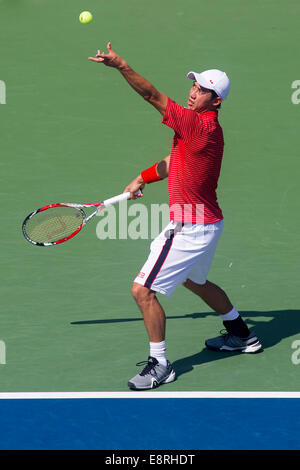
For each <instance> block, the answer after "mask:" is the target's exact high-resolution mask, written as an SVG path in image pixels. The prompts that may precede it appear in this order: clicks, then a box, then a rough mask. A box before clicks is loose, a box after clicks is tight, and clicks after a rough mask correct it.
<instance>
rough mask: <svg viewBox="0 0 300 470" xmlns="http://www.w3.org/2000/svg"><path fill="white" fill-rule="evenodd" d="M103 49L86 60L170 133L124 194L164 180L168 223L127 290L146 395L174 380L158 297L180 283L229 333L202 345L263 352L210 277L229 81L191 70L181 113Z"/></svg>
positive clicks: (136, 383) (135, 384) (218, 229)
mask: <svg viewBox="0 0 300 470" xmlns="http://www.w3.org/2000/svg"><path fill="white" fill-rule="evenodd" d="M107 51H108V52H107V53H104V52H101V51H100V50H98V53H97V54H96V57H90V58H89V59H90V60H92V61H94V62H99V63H103V64H104V65H107V66H110V67H114V68H116V69H117V70H118V71H119V72H120V73H121V74H122V75H123V77H124V78H125V79H126V80H127V82H128V83H129V85H131V87H132V88H133V89H134V90H135V91H136V92H137V93H139V94H140V95H141V96H142V97H143V98H144V99H145V100H146V101H148V102H149V103H150V104H151V105H152V106H154V107H155V108H156V109H157V111H159V113H160V114H161V115H162V116H163V118H162V123H163V124H165V125H167V126H168V127H170V128H172V129H173V130H174V138H173V142H172V148H171V153H170V155H168V156H167V157H165V158H164V159H163V160H161V161H159V162H156V163H155V164H154V165H151V166H150V167H149V168H147V169H145V170H143V171H141V173H140V174H138V176H137V177H136V178H135V179H134V180H133V181H132V182H131V183H130V184H129V185H128V186H127V187H126V188H125V191H130V193H131V196H132V199H135V198H136V196H134V192H135V191H137V190H138V189H143V188H144V187H145V185H147V184H152V183H154V182H157V181H161V180H163V179H165V178H168V189H169V212H170V223H169V224H168V226H167V227H166V228H165V229H164V230H163V231H162V233H161V234H160V235H158V236H157V237H156V238H155V239H154V240H153V242H152V244H151V248H150V254H149V257H148V259H147V260H146V262H145V264H144V266H143V267H142V268H141V270H140V272H139V274H138V275H137V277H136V279H135V280H134V282H133V287H132V295H133V297H134V299H135V300H136V302H137V305H138V307H139V308H140V310H141V312H142V314H143V318H144V323H145V326H146V330H147V333H148V336H149V342H150V352H149V357H148V360H147V361H145V363H138V364H137V365H145V367H144V368H143V370H142V371H141V372H140V373H139V374H137V375H136V376H134V377H133V378H132V379H131V380H130V381H129V382H128V385H129V387H130V388H131V389H134V390H146V389H151V388H154V387H157V386H159V385H161V384H164V383H169V382H172V381H173V380H175V371H174V369H173V367H172V365H171V363H170V362H169V361H168V360H167V357H166V338H165V326H166V316H165V312H164V310H163V307H162V306H161V304H160V302H159V301H158V299H157V296H156V294H157V292H159V293H160V294H164V295H166V296H170V295H171V294H172V292H174V290H175V289H176V288H177V287H178V286H179V285H180V284H181V285H183V286H184V287H186V288H187V289H189V290H190V291H191V292H193V293H194V294H197V295H198V296H199V297H201V299H202V300H203V301H204V302H205V303H206V304H207V305H208V306H209V307H210V308H211V309H212V310H214V311H215V312H216V313H218V314H219V315H220V318H221V320H222V322H223V325H224V326H225V328H226V330H227V334H224V335H221V336H218V337H216V338H213V339H208V340H206V342H205V344H206V346H207V348H209V349H213V350H216V351H224V352H225V351H238V352H244V353H255V352H258V351H259V350H261V348H262V346H261V344H260V342H259V340H258V338H257V337H256V335H255V333H254V332H250V331H249V329H248V327H247V325H246V323H245V322H244V321H243V319H242V318H241V316H240V314H239V312H238V311H237V310H236V308H235V307H234V306H233V305H232V304H231V302H230V300H229V298H228V297H227V295H226V293H225V292H224V291H223V290H222V289H221V288H220V287H218V286H217V285H216V284H214V283H212V282H210V281H209V280H208V279H207V275H208V272H209V269H210V266H211V263H212V260H213V257H214V253H215V250H216V247H217V243H218V240H219V238H220V236H221V234H222V231H223V214H222V211H221V209H220V207H219V204H218V201H217V196H216V189H217V184H218V178H219V174H220V170H221V162H222V157H223V147H224V141H223V132H222V128H221V126H220V124H219V121H218V109H219V108H220V106H221V103H222V102H223V100H225V98H226V97H227V95H228V93H229V90H230V81H229V78H228V77H227V75H226V73H225V72H222V71H220V70H217V69H213V70H206V71H203V72H201V73H196V72H189V73H188V75H187V77H188V78H189V79H190V80H192V85H191V88H190V92H189V95H188V100H187V107H183V106H180V105H179V104H177V103H176V102H175V101H173V100H172V99H171V98H169V97H168V96H167V95H164V94H163V93H160V92H159V91H158V90H157V89H156V88H155V87H154V86H153V85H152V84H151V83H150V82H149V81H148V80H146V79H145V78H143V77H141V76H140V75H138V74H137V73H136V72H135V71H134V70H133V69H132V68H131V67H130V66H129V65H128V64H127V62H126V61H125V60H123V59H122V58H121V57H120V56H119V55H118V54H116V52H114V51H113V50H112V47H111V43H110V42H109V43H108V44H107Z"/></svg>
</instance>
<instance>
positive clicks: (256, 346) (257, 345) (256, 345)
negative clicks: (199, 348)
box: [205, 341, 262, 354]
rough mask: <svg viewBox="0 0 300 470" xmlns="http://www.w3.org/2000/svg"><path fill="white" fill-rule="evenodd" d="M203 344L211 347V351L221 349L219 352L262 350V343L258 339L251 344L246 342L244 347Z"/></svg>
mask: <svg viewBox="0 0 300 470" xmlns="http://www.w3.org/2000/svg"><path fill="white" fill-rule="evenodd" d="M205 346H206V347H207V348H208V349H212V350H213V351H221V352H242V353H247V354H255V353H258V352H262V345H261V344H260V342H259V341H256V343H253V344H248V345H247V346H245V347H244V348H231V347H230V346H222V347H221V348H216V347H214V346H210V345H208V344H207V343H205Z"/></svg>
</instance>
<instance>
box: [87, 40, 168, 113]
mask: <svg viewBox="0 0 300 470" xmlns="http://www.w3.org/2000/svg"><path fill="white" fill-rule="evenodd" d="M107 50H108V53H107V54H105V53H104V52H101V51H100V50H98V52H97V54H96V56H95V57H89V60H91V61H93V62H99V63H103V64H104V65H107V66H108V67H114V68H116V69H117V70H119V72H120V73H121V74H122V75H123V77H124V78H125V80H127V82H128V83H129V85H130V86H131V87H132V88H133V89H134V90H135V91H136V92H137V93H138V94H139V95H141V96H142V97H143V98H144V99H145V100H146V101H148V102H149V103H150V104H152V106H154V107H155V108H156V109H157V110H158V111H159V112H160V113H161V114H162V115H164V114H165V111H166V107H167V103H168V97H167V96H166V95H164V94H163V93H160V92H159V91H158V90H157V89H156V88H155V87H154V86H153V85H152V84H151V83H150V82H149V81H148V80H146V79H145V78H143V77H142V76H140V75H138V74H137V73H136V72H135V71H134V70H133V69H132V68H131V67H130V66H129V65H128V64H127V62H126V61H125V60H124V59H122V57H120V56H119V55H118V54H117V53H116V52H114V51H113V50H112V48H111V43H110V42H109V43H108V44H107Z"/></svg>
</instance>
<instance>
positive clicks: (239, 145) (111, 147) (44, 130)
mask: <svg viewBox="0 0 300 470" xmlns="http://www.w3.org/2000/svg"><path fill="white" fill-rule="evenodd" d="M83 10H90V11H91V12H92V13H93V15H94V21H93V22H92V23H91V24H90V25H85V26H84V25H81V24H80V23H79V21H78V16H79V13H80V12H81V11H83ZM299 14H300V4H299V2H298V1H288V2H286V1H283V0H275V1H271V0H266V1H258V0H252V1H251V2H250V1H243V2H242V1H238V0H228V1H226V2H225V1H221V0H216V1H215V2H213V3H207V2H201V1H195V0H186V1H184V2H183V1H178V0H152V1H151V2H146V1H143V0H139V1H137V0H128V1H124V0H112V1H110V2H104V1H101V0H86V1H83V0H0V36H1V41H0V43H1V66H0V80H2V81H3V82H5V84H6V104H1V105H0V119H1V188H0V191H1V200H2V223H1V249H2V250H1V251H2V254H1V315H0V340H2V341H3V342H4V343H5V346H6V361H5V362H6V363H5V364H0V384H1V385H0V392H39V391H41V392H42V391H45V392H46V391H47V392H51V391H126V390H127V381H128V379H129V378H131V377H132V376H133V375H135V374H136V373H137V372H138V371H139V370H140V369H139V368H137V367H136V366H135V363H136V362H138V361H142V360H145V359H146V358H147V355H148V339H147V336H146V332H145V328H144V325H143V321H142V319H141V315H140V312H139V310H138V308H137V306H136V305H135V302H134V301H133V299H132V298H131V294H130V288H131V284H132V281H133V279H134V278H135V276H136V274H137V273H138V272H139V270H140V267H141V266H142V265H143V263H144V261H145V258H146V256H147V254H148V250H149V245H150V242H151V240H150V238H149V239H137V240H132V239H128V240H120V239H118V237H117V238H116V239H108V240H102V241H101V240H99V239H98V238H97V236H96V227H97V223H98V222H99V219H97V220H93V221H92V222H91V224H90V226H89V227H87V228H86V230H85V231H84V232H82V233H81V234H79V236H78V237H76V238H74V239H73V240H72V241H69V242H68V243H65V244H62V245H60V246H57V247H50V248H39V247H34V246H32V245H30V244H29V243H27V242H26V241H25V239H24V238H23V236H22V233H21V223H22V221H23V219H24V217H25V216H26V215H27V214H28V213H29V212H31V211H32V210H34V209H36V208H38V207H40V206H42V205H44V204H47V203H50V202H64V201H69V202H96V201H98V200H99V199H100V200H101V199H103V198H108V197H110V196H113V195H115V194H119V193H121V192H122V191H123V189H124V188H125V186H126V185H127V184H128V183H129V182H130V181H131V180H132V179H133V178H134V177H135V176H136V174H137V173H138V172H140V171H141V170H142V169H144V168H146V167H148V166H150V165H151V164H152V163H154V162H156V161H158V160H159V159H161V158H163V157H165V156H166V155H168V154H169V151H170V145H171V139H172V135H173V133H172V131H171V130H170V129H168V128H166V127H165V126H163V125H162V124H161V116H160V115H159V113H157V111H156V110H155V109H154V108H152V107H151V106H150V105H148V104H147V103H146V102H144V101H143V100H142V99H141V98H140V97H139V96H138V95H136V94H135V93H134V91H133V90H132V89H131V88H130V87H129V86H128V85H127V83H126V82H125V81H124V80H123V78H122V77H121V75H120V74H119V73H118V72H117V71H116V70H113V69H110V68H106V67H104V66H103V65H100V64H95V63H92V62H90V61H88V59H87V58H88V56H90V55H94V54H95V53H96V51H97V49H99V48H100V49H104V48H106V44H107V42H108V41H109V40H110V41H111V42H112V47H113V48H114V49H115V50H116V51H117V52H118V53H119V54H120V55H121V56H123V57H124V58H125V59H126V60H127V61H128V63H129V64H130V65H131V66H132V67H133V68H134V69H135V70H136V71H137V72H139V73H140V74H141V75H143V76H145V77H146V78H148V79H149V80H150V81H151V82H152V83H153V84H154V85H155V86H156V87H157V88H158V89H159V90H160V91H162V92H164V93H166V94H167V95H169V96H170V97H171V98H173V99H175V100H176V101H178V102H179V103H180V104H183V105H185V103H186V99H187V95H188V91H189V86H190V82H189V80H188V79H187V78H186V74H187V73H188V72H189V71H190V70H196V71H202V70H205V69H209V68H220V69H222V70H226V72H227V73H228V75H229V77H230V79H231V84H232V89H231V94H230V95H229V97H228V99H227V100H226V102H225V103H224V105H223V107H222V109H221V111H220V122H221V124H222V126H223V130H224V135H225V143H226V145H225V152H224V160H223V167H222V174H221V178H220V183H219V191H218V196H219V202H220V205H221V207H222V209H223V212H224V217H225V230H224V233H223V236H222V238H221V241H220V243H219V246H218V249H217V253H216V257H215V259H214V263H213V265H212V268H211V272H210V274H209V279H210V280H211V281H213V282H215V283H217V284H219V285H220V286H222V287H223V288H224V289H225V290H226V292H227V293H228V295H229V297H230V299H231V301H232V302H233V304H234V305H235V306H236V308H237V309H238V310H239V311H240V312H241V313H242V314H243V316H244V318H245V319H246V321H247V323H248V325H249V326H251V328H255V331H256V333H257V334H258V336H259V338H260V339H261V342H262V343H263V346H264V352H263V353H261V354H257V355H236V354H228V355H226V354H221V353H217V352H213V351H208V350H206V349H205V346H204V341H205V339H206V338H210V337H214V336H217V335H218V334H219V330H220V329H221V328H222V324H221V322H220V320H219V318H218V317H217V315H216V314H215V313H213V312H211V311H210V309H209V308H208V307H207V306H206V305H205V304H204V303H203V302H201V301H200V299H198V298H196V297H195V296H193V294H191V293H189V292H187V291H185V290H184V288H183V287H180V288H178V290H177V291H176V292H175V293H174V294H173V295H172V296H171V297H170V298H164V297H163V296H159V299H160V300H161V303H162V305H163V306H164V307H165V310H166V314H167V317H168V320H167V348H168V358H169V359H170V360H171V361H172V362H173V364H174V367H175V369H176V371H177V380H176V381H175V382H174V383H172V384H169V385H165V386H164V387H161V389H160V390H162V389H163V391H170V392H172V391H207V390H212V391H223V390H224V391H228V390H229V391H244V390H245V391H256V390H257V391H297V390H299V386H300V364H297V362H298V361H297V360H296V361H295V360H294V361H292V355H293V354H294V356H293V357H294V358H295V357H296V359H297V358H298V359H299V357H300V353H299V355H298V356H297V350H296V349H294V348H295V347H296V346H297V344H298V345H299V344H300V342H299V343H296V341H300V306H299V266H298V260H299V255H300V253H299V230H300V218H299V185H298V180H299V170H300V164H299V113H300V105H297V104H294V103H293V102H292V99H291V97H292V93H293V92H294V91H295V90H293V89H292V83H293V82H294V81H295V80H300V76H299V67H298V55H299V54H298V44H299ZM167 201H168V194H167V184H166V182H161V183H156V184H155V185H151V186H149V187H147V188H146V190H145V191H144V199H143V204H145V205H146V206H147V207H148V209H150V208H151V204H160V203H166V202H167ZM139 202H140V201H139ZM133 204H135V203H134V202H130V203H129V206H128V207H131V206H132V205H133ZM132 219H133V218H131V219H130V217H129V222H130V221H131V220H132ZM293 347H294V348H293ZM298 349H299V346H298ZM2 359H3V358H2ZM2 362H3V360H2ZM154 393H155V392H154Z"/></svg>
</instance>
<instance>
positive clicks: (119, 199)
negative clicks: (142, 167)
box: [103, 189, 142, 207]
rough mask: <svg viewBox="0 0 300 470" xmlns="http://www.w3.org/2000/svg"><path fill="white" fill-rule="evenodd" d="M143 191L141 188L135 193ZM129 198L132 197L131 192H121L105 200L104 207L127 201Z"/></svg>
mask: <svg viewBox="0 0 300 470" xmlns="http://www.w3.org/2000/svg"><path fill="white" fill-rule="evenodd" d="M141 193H142V191H141V190H140V189H139V190H138V191H136V192H135V193H134V194H135V195H138V194H141ZM129 198H130V192H127V193H122V194H119V195H118V196H114V197H111V198H110V199H106V200H105V201H103V205H104V207H108V206H112V205H113V204H118V203H119V202H122V201H126V200H127V199H129Z"/></svg>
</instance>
